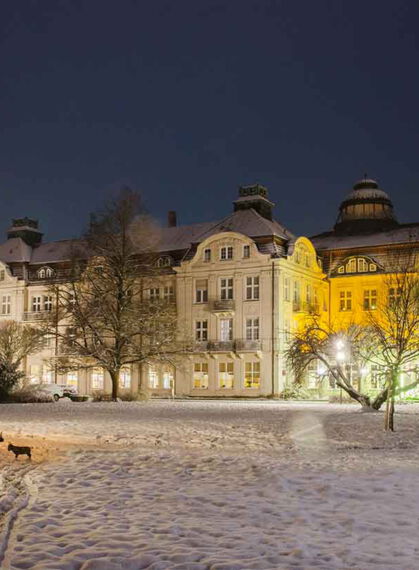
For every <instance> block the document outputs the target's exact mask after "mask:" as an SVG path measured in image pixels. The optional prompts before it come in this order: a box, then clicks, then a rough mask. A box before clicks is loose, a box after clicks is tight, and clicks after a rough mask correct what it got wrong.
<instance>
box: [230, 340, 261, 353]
mask: <svg viewBox="0 0 419 570" xmlns="http://www.w3.org/2000/svg"><path fill="white" fill-rule="evenodd" d="M235 349H236V352H257V351H259V350H262V342H261V341H260V340H247V339H242V340H236V342H235Z"/></svg>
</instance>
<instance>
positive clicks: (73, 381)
mask: <svg viewBox="0 0 419 570" xmlns="http://www.w3.org/2000/svg"><path fill="white" fill-rule="evenodd" d="M66 384H67V386H74V388H77V384H78V374H77V372H67V377H66Z"/></svg>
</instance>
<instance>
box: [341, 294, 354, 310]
mask: <svg viewBox="0 0 419 570" xmlns="http://www.w3.org/2000/svg"><path fill="white" fill-rule="evenodd" d="M339 311H352V291H340V293H339Z"/></svg>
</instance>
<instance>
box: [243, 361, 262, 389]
mask: <svg viewBox="0 0 419 570" xmlns="http://www.w3.org/2000/svg"><path fill="white" fill-rule="evenodd" d="M244 387H245V388H259V387H260V362H259V361H254V362H246V364H245V374H244Z"/></svg>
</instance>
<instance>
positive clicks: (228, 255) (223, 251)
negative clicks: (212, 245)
mask: <svg viewBox="0 0 419 570" xmlns="http://www.w3.org/2000/svg"><path fill="white" fill-rule="evenodd" d="M228 259H233V247H232V246H231V245H227V246H225V247H222V248H220V260H221V261H227V260H228Z"/></svg>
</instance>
